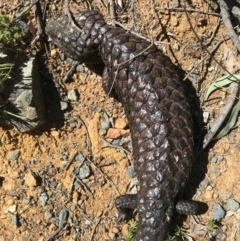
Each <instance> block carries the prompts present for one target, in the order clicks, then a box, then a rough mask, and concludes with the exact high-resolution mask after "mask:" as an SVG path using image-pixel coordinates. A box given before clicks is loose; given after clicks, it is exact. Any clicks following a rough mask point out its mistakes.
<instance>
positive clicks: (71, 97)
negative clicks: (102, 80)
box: [67, 89, 79, 101]
mask: <svg viewBox="0 0 240 241" xmlns="http://www.w3.org/2000/svg"><path fill="white" fill-rule="evenodd" d="M67 97H68V99H69V100H72V101H77V100H78V99H79V94H78V92H77V90H76V89H72V90H70V91H68V95H67Z"/></svg>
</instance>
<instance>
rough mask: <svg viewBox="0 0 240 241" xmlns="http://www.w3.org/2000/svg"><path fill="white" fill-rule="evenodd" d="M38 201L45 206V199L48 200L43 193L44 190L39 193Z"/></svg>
mask: <svg viewBox="0 0 240 241" xmlns="http://www.w3.org/2000/svg"><path fill="white" fill-rule="evenodd" d="M39 201H40V203H41V204H42V205H43V206H45V205H46V204H47V201H48V195H47V193H45V192H43V193H41V195H40V197H39Z"/></svg>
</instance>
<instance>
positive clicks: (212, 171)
mask: <svg viewBox="0 0 240 241" xmlns="http://www.w3.org/2000/svg"><path fill="white" fill-rule="evenodd" d="M218 171H219V170H218V167H217V166H213V167H211V168H210V170H209V172H210V173H212V174H217V173H218Z"/></svg>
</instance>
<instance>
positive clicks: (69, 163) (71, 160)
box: [65, 151, 78, 170]
mask: <svg viewBox="0 0 240 241" xmlns="http://www.w3.org/2000/svg"><path fill="white" fill-rule="evenodd" d="M77 154H78V152H77V151H76V152H75V153H74V154H73V157H72V158H71V159H70V161H69V162H68V164H67V165H66V167H65V169H66V170H68V168H69V167H70V166H71V164H72V162H73V161H74V160H75V158H76V156H77Z"/></svg>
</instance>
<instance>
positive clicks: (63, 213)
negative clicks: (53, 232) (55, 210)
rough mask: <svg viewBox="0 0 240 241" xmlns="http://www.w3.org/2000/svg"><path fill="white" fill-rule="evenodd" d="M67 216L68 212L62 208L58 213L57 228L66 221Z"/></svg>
mask: <svg viewBox="0 0 240 241" xmlns="http://www.w3.org/2000/svg"><path fill="white" fill-rule="evenodd" d="M68 217H69V212H68V210H67V209H62V210H61V211H60V213H59V216H58V218H59V224H58V226H59V228H62V227H63V226H64V225H65V224H66V223H67V220H68Z"/></svg>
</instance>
